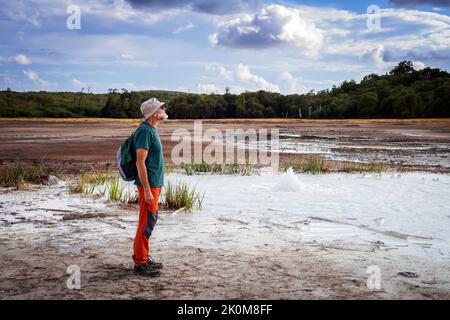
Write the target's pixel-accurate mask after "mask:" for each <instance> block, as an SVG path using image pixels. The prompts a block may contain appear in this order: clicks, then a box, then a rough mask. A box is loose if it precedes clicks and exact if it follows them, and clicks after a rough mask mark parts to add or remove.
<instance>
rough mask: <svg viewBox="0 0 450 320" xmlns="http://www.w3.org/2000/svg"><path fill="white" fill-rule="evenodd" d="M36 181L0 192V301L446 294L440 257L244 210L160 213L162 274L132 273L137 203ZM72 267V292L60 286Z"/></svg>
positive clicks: (157, 234) (156, 248) (156, 245)
mask: <svg viewBox="0 0 450 320" xmlns="http://www.w3.org/2000/svg"><path fill="white" fill-rule="evenodd" d="M33 188H34V190H31V191H26V192H23V191H8V190H2V192H1V194H0V210H1V212H2V214H1V221H0V222H1V227H0V245H1V250H0V255H1V257H0V268H1V270H2V272H1V274H0V297H1V298H3V299H59V298H63V299H98V298H100V299H110V298H113V299H183V298H184V299H198V298H200V299H201V298H203V299H412V298H417V299H429V298H431V299H449V298H450V291H449V276H450V273H449V266H448V263H447V262H436V261H431V260H428V259H424V258H418V257H416V258H415V257H413V256H399V255H398V254H395V251H394V252H392V251H389V250H387V249H386V248H384V247H383V245H381V244H379V243H373V244H370V245H350V244H345V243H341V244H340V243H335V242H327V241H298V240H295V239H292V238H289V237H288V236H286V235H287V233H286V231H287V230H288V229H289V230H291V229H292V228H293V226H292V225H291V226H289V225H284V224H279V223H276V221H277V220H273V219H264V220H262V221H261V222H260V223H258V225H256V226H255V227H251V228H250V227H249V222H248V221H250V220H245V216H227V215H225V216H224V215H215V214H212V213H211V212H203V211H202V212H197V213H193V214H176V215H173V214H172V213H170V212H162V213H161V214H160V219H159V220H158V224H157V226H156V228H155V231H154V235H153V238H152V243H151V250H152V252H153V255H154V258H155V259H156V260H159V261H161V262H163V263H164V269H163V270H162V275H161V277H160V278H153V279H147V278H142V277H138V276H135V275H133V274H132V269H131V268H132V263H131V260H130V256H131V254H132V251H131V248H132V243H133V236H134V232H135V228H136V224H137V213H136V212H137V209H136V208H135V207H124V206H120V205H115V204H110V203H107V202H105V201H102V200H99V199H95V198H93V197H88V196H80V195H70V194H68V193H67V191H66V186H65V184H64V183H60V184H59V185H58V186H52V187H47V186H45V187H42V186H40V187H33ZM271 214H273V215H276V212H272V213H271ZM311 223H318V224H320V223H321V222H320V221H317V222H315V221H313V222H311ZM287 228H288V229H287ZM73 265H75V266H77V267H79V268H80V271H81V288H80V289H79V290H69V289H68V287H67V280H68V278H69V276H70V275H69V274H67V268H68V267H69V266H73ZM371 265H377V266H379V267H380V269H381V270H382V273H381V289H380V290H369V289H368V288H367V285H366V282H367V278H368V276H369V275H368V274H367V267H369V266H371ZM401 271H414V272H417V273H418V278H406V277H404V276H401V275H399V274H398V272H401Z"/></svg>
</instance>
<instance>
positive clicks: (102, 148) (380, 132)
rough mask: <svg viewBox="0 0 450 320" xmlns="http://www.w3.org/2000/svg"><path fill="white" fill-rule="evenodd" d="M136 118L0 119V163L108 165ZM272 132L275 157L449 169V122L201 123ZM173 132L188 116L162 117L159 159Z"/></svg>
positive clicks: (186, 125)
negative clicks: (312, 156) (276, 140)
mask: <svg viewBox="0 0 450 320" xmlns="http://www.w3.org/2000/svg"><path fill="white" fill-rule="evenodd" d="M138 123H139V120H114V119H0V161H1V162H3V163H6V164H8V163H11V162H18V161H19V162H33V161H42V162H44V164H46V165H49V166H53V167H62V168H63V169H64V171H68V172H78V171H79V170H80V168H87V167H89V166H96V167H105V166H107V165H108V164H109V165H110V164H112V163H113V162H114V159H115V154H116V151H117V148H118V146H119V145H120V143H121V142H122V141H123V140H124V139H125V138H126V137H127V136H128V135H129V134H130V133H131V132H132V131H133V129H134V128H135V127H136V126H137V125H138ZM211 128H216V129H219V130H221V132H223V133H225V130H226V129H244V130H247V129H255V130H258V129H268V130H270V129H278V130H279V132H280V138H281V140H280V142H281V146H282V148H283V150H282V153H281V154H280V161H281V162H291V161H296V160H298V159H301V158H302V157H304V156H305V155H307V154H309V153H311V152H312V153H319V154H324V155H325V157H326V159H327V160H329V162H330V165H331V166H332V167H336V166H339V164H342V162H353V161H366V162H372V161H381V162H383V163H385V164H387V165H389V166H390V167H395V168H401V169H406V170H427V171H436V172H450V120H449V119H425V120H341V121H338V120H323V121H308V120H303V121H299V120H283V119H264V120H205V121H203V123H202V129H203V130H204V131H205V130H208V129H211ZM176 129H186V130H188V131H189V132H190V133H191V135H192V132H193V129H194V126H193V121H192V120H171V121H167V122H164V123H163V124H162V125H161V126H160V128H159V132H160V136H161V140H162V143H163V146H164V157H165V159H166V162H167V163H170V162H171V160H170V158H171V150H172V147H173V146H174V145H175V144H176V142H173V141H171V136H172V133H173V132H174V131H175V130H176Z"/></svg>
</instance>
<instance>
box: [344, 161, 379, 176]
mask: <svg viewBox="0 0 450 320" xmlns="http://www.w3.org/2000/svg"><path fill="white" fill-rule="evenodd" d="M386 170H387V167H386V166H385V165H384V164H383V163H382V162H379V161H374V162H371V163H369V164H363V163H351V164H345V165H343V166H342V167H341V170H340V171H343V172H347V173H364V172H371V173H381V172H385V171H386Z"/></svg>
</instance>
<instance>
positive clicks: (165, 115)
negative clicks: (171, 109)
mask: <svg viewBox="0 0 450 320" xmlns="http://www.w3.org/2000/svg"><path fill="white" fill-rule="evenodd" d="M157 119H158V120H159V121H164V120H167V119H169V116H168V115H167V114H164V115H162V116H158V117H157Z"/></svg>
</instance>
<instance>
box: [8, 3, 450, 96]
mask: <svg viewBox="0 0 450 320" xmlns="http://www.w3.org/2000/svg"><path fill="white" fill-rule="evenodd" d="M74 5H75V6H76V7H74ZM371 5H376V6H378V8H380V10H379V12H378V11H377V10H376V9H377V8H376V7H370V6H371ZM77 8H79V11H80V19H79V21H80V25H79V27H80V28H79V29H77V21H78V19H77V16H76V13H77ZM377 12H378V13H377ZM449 12H450V0H445V1H441V0H428V1H418V0H383V1H381V0H380V1H377V0H372V1H365V0H361V1H356V0H355V1H336V0H334V1H328V0H323V1H312V0H305V1H301V0H298V1H294V0H292V1H275V0H250V1H244V0H229V1H212V0H74V1H66V0H28V1H21V0H18V1H6V0H5V1H3V0H1V6H0V25H1V30H2V32H1V33H0V38H1V39H0V90H4V89H6V88H11V89H13V90H17V91H28V90H33V91H36V90H47V91H79V90H81V88H89V89H90V90H91V91H92V92H106V91H107V90H108V89H109V88H118V89H121V88H126V89H128V90H145V89H164V90H177V91H186V92H187V91H189V92H199V93H210V92H217V93H223V92H224V91H225V88H226V87H229V88H230V89H231V91H232V92H235V93H239V92H242V91H244V90H249V91H253V90H259V89H264V90H269V91H277V92H281V93H305V92H308V91H309V90H313V89H314V90H320V89H325V88H330V87H331V86H332V85H334V84H339V83H341V82H342V81H343V80H349V79H355V80H358V81H359V80H361V79H362V77H363V76H364V75H366V74H368V73H378V74H380V73H385V72H386V71H388V70H390V68H392V66H393V65H395V64H396V63H398V62H399V61H401V60H405V59H408V60H411V61H413V62H414V65H415V67H416V68H418V69H419V68H423V67H424V66H432V67H438V68H441V69H444V70H447V71H449V70H450V16H449ZM68 26H69V27H70V28H69V27H68ZM74 27H75V28H74Z"/></svg>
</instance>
